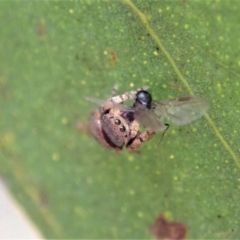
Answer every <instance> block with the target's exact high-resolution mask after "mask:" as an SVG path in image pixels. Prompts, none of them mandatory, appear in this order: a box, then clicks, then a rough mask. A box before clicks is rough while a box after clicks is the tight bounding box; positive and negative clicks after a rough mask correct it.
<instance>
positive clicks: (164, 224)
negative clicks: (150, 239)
mask: <svg viewBox="0 0 240 240" xmlns="http://www.w3.org/2000/svg"><path fill="white" fill-rule="evenodd" d="M150 231H151V233H152V234H153V235H155V237H156V239H158V240H161V239H169V240H184V239H186V232H187V228H186V226H185V225H184V224H182V223H178V222H169V221H167V220H166V218H165V217H164V215H160V216H159V217H158V218H157V220H156V222H155V224H154V225H153V226H152V227H151V228H150Z"/></svg>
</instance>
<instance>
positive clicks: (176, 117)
mask: <svg viewBox="0 0 240 240" xmlns="http://www.w3.org/2000/svg"><path fill="white" fill-rule="evenodd" d="M152 108H153V110H154V112H155V113H156V115H157V116H163V117H164V118H166V119H169V120H170V121H172V122H173V123H175V124H177V125H184V124H187V123H190V122H192V121H194V120H196V119H198V118H200V117H201V116H202V115H204V114H205V113H206V112H207V110H208V108H209V104H208V102H207V101H206V100H205V99H203V98H201V97H198V96H190V97H181V98H176V99H169V100H163V101H155V102H153V103H152Z"/></svg>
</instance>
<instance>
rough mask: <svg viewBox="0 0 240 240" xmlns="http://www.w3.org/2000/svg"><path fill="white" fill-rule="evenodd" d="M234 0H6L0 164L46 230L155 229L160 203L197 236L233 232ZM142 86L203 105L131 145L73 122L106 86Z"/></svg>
mask: <svg viewBox="0 0 240 240" xmlns="http://www.w3.org/2000/svg"><path fill="white" fill-rule="evenodd" d="M239 8H240V2H239V1H227V0H225V1H224V0H223V1H217V0H216V1H208V0H201V1H184V0H183V1H176V0H173V1H170V0H168V1H167V0H165V1H138V0H133V1H130V0H125V1H107V0H106V1H97V0H95V1H90V0H88V1H83V0H82V1H31V2H30V1H11V2H10V1H1V2H0V16H1V22H0V29H1V45H0V108H1V117H0V137H1V138H0V149H1V152H0V154H1V155H0V156H1V157H0V163H1V170H0V173H1V177H2V178H4V180H5V181H6V183H7V184H8V186H9V187H10V189H11V190H12V192H13V193H14V195H15V196H16V198H17V199H18V201H19V202H20V203H21V204H22V205H23V206H24V208H25V209H26V211H27V212H28V214H29V215H30V216H31V218H32V219H33V221H34V222H35V223H36V224H37V225H38V226H39V228H40V230H41V231H42V232H43V234H44V236H45V237H46V238H89V239H90V238H109V239H111V238H123V239H130V238H131V239H134V238H136V239H137V238H138V239H140V238H151V237H153V236H152V235H151V233H150V232H149V227H150V226H152V225H153V223H154V221H155V219H156V218H157V216H158V215H159V214H164V215H165V216H167V218H168V219H170V220H171V221H174V222H181V223H183V224H184V225H185V226H187V231H188V238H191V239H200V238H201V239H207V238H212V239H213V238H215V239H226V238H227V239H236V238H237V237H238V236H239V235H240V228H239V225H240V219H239V214H240V213H239V209H240V208H239V197H240V194H239V192H240V191H239V190H240V177H239V170H240V161H239V151H240V148H239V144H238V143H239V129H238V123H239V112H240V111H239V109H240V101H239V87H240V83H239V65H240V58H239V56H240V48H239V46H240V44H239V42H240V32H239V21H240V15H239ZM115 83H119V86H120V89H119V91H120V92H125V91H129V90H132V89H133V90H135V89H136V88H138V87H141V86H144V85H149V86H150V90H151V93H152V96H153V98H154V99H158V100H163V99H168V98H175V97H180V96H188V95H191V94H196V95H200V96H202V97H204V98H205V99H207V100H208V101H209V103H210V109H209V111H208V115H206V117H203V118H201V119H199V120H197V121H196V122H193V123H191V124H189V125H186V126H181V127H178V126H174V125H171V127H170V130H168V132H167V133H166V134H165V136H164V139H163V141H162V143H161V145H160V146H159V145H158V143H159V140H160V138H161V134H158V135H156V137H155V138H154V139H153V140H151V141H150V142H147V143H145V144H143V146H142V147H141V148H140V153H139V154H130V153H128V152H127V151H125V150H124V151H123V152H122V153H121V154H116V153H115V152H114V151H109V150H107V149H103V148H102V147H101V146H100V145H99V144H98V143H96V142H95V140H94V139H92V138H89V137H88V136H87V135H85V134H83V133H81V132H79V131H78V129H77V125H78V124H80V123H84V122H87V121H88V117H89V114H90V113H91V111H92V110H93V109H94V108H95V107H96V106H94V105H93V104H92V103H90V102H87V101H85V100H84V97H86V96H90V97H98V98H102V99H106V98H108V97H109V95H110V93H111V89H112V87H113V86H114V84H115Z"/></svg>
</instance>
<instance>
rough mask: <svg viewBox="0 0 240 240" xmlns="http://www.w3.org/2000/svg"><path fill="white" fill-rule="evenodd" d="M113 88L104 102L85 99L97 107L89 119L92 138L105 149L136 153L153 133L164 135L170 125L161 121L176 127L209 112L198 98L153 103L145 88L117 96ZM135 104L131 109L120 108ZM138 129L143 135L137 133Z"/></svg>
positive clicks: (95, 99)
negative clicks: (141, 128)
mask: <svg viewBox="0 0 240 240" xmlns="http://www.w3.org/2000/svg"><path fill="white" fill-rule="evenodd" d="M116 90H117V89H116V88H114V89H113V91H112V95H111V97H110V98H109V99H107V100H106V101H104V100H101V99H97V98H86V99H87V100H89V101H91V102H94V103H96V104H98V105H100V108H97V109H96V110H95V111H94V112H93V114H92V115H91V117H90V120H89V129H90V132H91V135H92V136H93V137H94V138H95V139H96V140H97V141H98V142H99V143H100V144H101V145H102V146H104V147H106V148H109V149H114V150H116V151H117V152H119V151H121V150H122V148H123V147H124V146H125V147H126V148H127V149H129V150H131V151H136V150H137V149H138V148H139V147H140V146H141V145H142V144H143V143H144V142H146V141H148V140H150V139H151V138H152V137H153V136H154V134H155V133H156V132H159V131H161V132H163V133H165V132H166V130H167V129H168V127H169V125H168V124H166V123H164V118H167V119H169V120H171V121H172V122H173V123H175V124H177V125H183V124H187V123H190V122H192V121H194V120H196V119H198V118H200V117H201V116H202V115H203V114H204V113H206V111H207V109H208V102H207V101H206V100H204V99H203V98H200V97H198V96H190V97H182V98H176V99H169V100H163V101H153V100H152V96H151V94H150V93H149V92H148V91H146V90H147V87H143V88H140V89H137V90H135V91H129V92H126V93H123V94H121V95H116V96H115V94H116ZM128 100H135V102H134V104H133V105H132V106H127V105H125V104H123V103H124V102H125V101H128ZM140 125H141V126H142V127H144V131H143V132H141V131H140Z"/></svg>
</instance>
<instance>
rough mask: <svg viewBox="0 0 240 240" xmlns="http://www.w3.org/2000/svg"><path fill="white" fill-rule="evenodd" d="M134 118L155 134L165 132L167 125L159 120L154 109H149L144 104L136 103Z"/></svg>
mask: <svg viewBox="0 0 240 240" xmlns="http://www.w3.org/2000/svg"><path fill="white" fill-rule="evenodd" d="M134 117H135V119H136V121H138V122H139V124H140V125H141V126H143V127H145V128H147V129H149V130H151V131H153V132H159V131H164V130H165V129H166V126H165V124H164V123H163V122H162V121H161V119H159V118H158V117H157V116H156V114H155V113H154V111H153V110H152V109H148V108H146V107H145V106H143V105H142V104H138V103H135V106H134Z"/></svg>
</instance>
